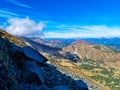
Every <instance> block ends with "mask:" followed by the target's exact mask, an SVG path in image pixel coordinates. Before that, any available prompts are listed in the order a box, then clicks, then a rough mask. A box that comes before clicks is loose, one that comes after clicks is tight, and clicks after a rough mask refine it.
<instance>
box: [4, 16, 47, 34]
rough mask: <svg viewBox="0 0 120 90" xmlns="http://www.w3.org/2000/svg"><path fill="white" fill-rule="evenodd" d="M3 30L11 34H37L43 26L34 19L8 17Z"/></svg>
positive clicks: (40, 32)
mask: <svg viewBox="0 0 120 90" xmlns="http://www.w3.org/2000/svg"><path fill="white" fill-rule="evenodd" d="M8 24H9V25H8V26H6V27H5V30H6V31H7V32H9V33H10V34H12V35H19V36H39V35H41V34H42V30H43V28H44V27H45V24H44V23H43V22H39V23H36V22H35V21H34V20H31V19H29V18H28V17H26V18H10V19H8Z"/></svg>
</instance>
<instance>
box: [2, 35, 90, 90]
mask: <svg viewBox="0 0 120 90" xmlns="http://www.w3.org/2000/svg"><path fill="white" fill-rule="evenodd" d="M46 61H47V59H46V58H45V57H44V56H42V55H41V54H40V53H39V52H38V51H36V50H34V49H33V48H31V47H29V46H27V45H23V46H19V44H18V45H17V44H15V43H14V41H13V42H11V41H10V40H9V39H8V38H6V37H3V36H2V35H0V90H88V87H87V85H86V84H85V83H84V82H83V81H81V80H77V81H75V80H73V79H72V78H70V77H69V76H66V75H65V74H62V73H61V72H59V71H58V70H57V69H56V68H55V67H54V66H52V65H50V64H48V63H47V62H46ZM78 83H79V84H78Z"/></svg>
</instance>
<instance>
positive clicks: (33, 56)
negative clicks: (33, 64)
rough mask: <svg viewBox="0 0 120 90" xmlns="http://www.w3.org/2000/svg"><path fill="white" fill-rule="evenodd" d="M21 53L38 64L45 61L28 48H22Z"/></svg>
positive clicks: (37, 53)
mask: <svg viewBox="0 0 120 90" xmlns="http://www.w3.org/2000/svg"><path fill="white" fill-rule="evenodd" d="M22 52H23V53H24V54H25V55H26V56H27V57H28V58H30V59H33V60H35V61H37V62H38V63H44V62H46V59H45V58H44V57H43V56H42V55H40V53H39V52H38V51H36V50H34V49H33V48H31V47H29V46H24V47H22Z"/></svg>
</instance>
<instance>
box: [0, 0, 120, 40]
mask: <svg viewBox="0 0 120 90" xmlns="http://www.w3.org/2000/svg"><path fill="white" fill-rule="evenodd" d="M21 23H22V24H21ZM0 27H1V28H3V29H5V30H6V31H8V32H9V33H11V34H17V35H25V36H30V35H31V36H32V35H37V36H39V35H41V34H42V35H43V34H44V35H45V37H58V38H59V37H60V38H61V37H62V38H72V37H120V0H1V1H0Z"/></svg>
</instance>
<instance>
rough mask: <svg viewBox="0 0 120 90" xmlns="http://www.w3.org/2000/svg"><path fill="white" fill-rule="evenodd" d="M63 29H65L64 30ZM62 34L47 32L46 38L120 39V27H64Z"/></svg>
mask: <svg viewBox="0 0 120 90" xmlns="http://www.w3.org/2000/svg"><path fill="white" fill-rule="evenodd" d="M62 28H63V29H62ZM62 28H61V27H60V28H59V29H61V31H62V30H64V31H63V32H62V33H61V32H47V33H45V36H46V37H51V38H54V37H55V38H74V37H81V38H88V37H89V38H100V37H120V27H109V26H106V25H100V26H97V25H92V26H75V25H74V26H65V25H64V26H62Z"/></svg>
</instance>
